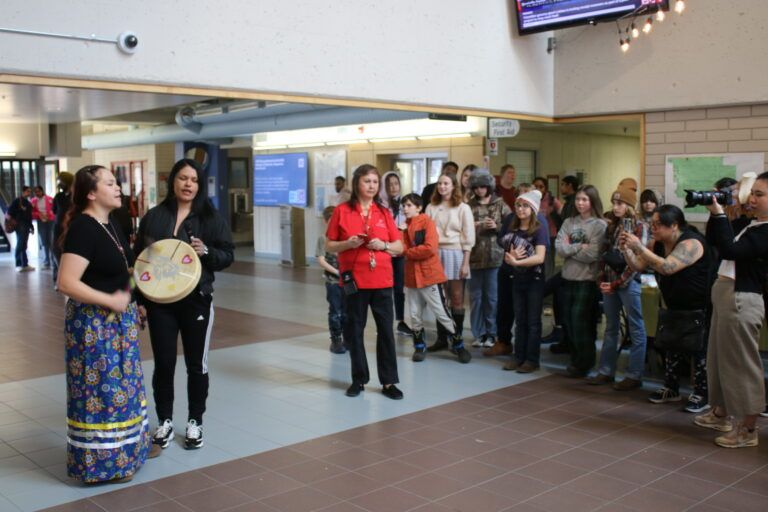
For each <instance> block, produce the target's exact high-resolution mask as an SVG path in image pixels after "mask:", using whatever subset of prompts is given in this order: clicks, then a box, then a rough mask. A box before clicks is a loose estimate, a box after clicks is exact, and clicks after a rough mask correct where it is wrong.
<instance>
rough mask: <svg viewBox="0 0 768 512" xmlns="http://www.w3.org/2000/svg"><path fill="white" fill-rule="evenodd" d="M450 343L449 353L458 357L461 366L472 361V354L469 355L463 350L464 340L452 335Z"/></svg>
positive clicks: (467, 351)
mask: <svg viewBox="0 0 768 512" xmlns="http://www.w3.org/2000/svg"><path fill="white" fill-rule="evenodd" d="M451 342H452V344H451V352H453V353H454V354H456V355H457V356H458V357H459V362H460V363H461V364H467V363H468V362H470V361H471V360H472V354H470V353H469V350H467V349H466V348H464V340H463V339H461V337H460V336H457V335H454V336H453V337H452V339H451Z"/></svg>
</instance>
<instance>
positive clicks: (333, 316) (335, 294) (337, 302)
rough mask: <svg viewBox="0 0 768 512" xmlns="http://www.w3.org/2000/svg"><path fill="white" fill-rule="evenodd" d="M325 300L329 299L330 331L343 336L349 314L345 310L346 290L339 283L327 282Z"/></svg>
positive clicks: (333, 334)
mask: <svg viewBox="0 0 768 512" xmlns="http://www.w3.org/2000/svg"><path fill="white" fill-rule="evenodd" d="M325 300H327V301H328V331H330V333H331V336H341V335H342V332H343V329H344V322H345V321H346V319H347V314H346V312H345V311H344V290H343V289H342V288H341V286H339V283H328V282H326V283H325Z"/></svg>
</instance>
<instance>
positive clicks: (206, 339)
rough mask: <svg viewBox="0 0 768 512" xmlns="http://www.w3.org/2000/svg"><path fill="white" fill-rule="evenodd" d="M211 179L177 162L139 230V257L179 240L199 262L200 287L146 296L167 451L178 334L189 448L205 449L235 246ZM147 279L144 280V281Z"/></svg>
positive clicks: (157, 437) (158, 435) (158, 437)
mask: <svg viewBox="0 0 768 512" xmlns="http://www.w3.org/2000/svg"><path fill="white" fill-rule="evenodd" d="M206 181H207V180H206V178H205V173H204V172H203V169H202V167H201V166H200V164H199V163H197V162H196V161H194V160H190V159H182V160H179V161H178V162H176V164H175V165H174V166H173V168H172V169H171V174H170V175H169V176H168V184H169V186H168V195H167V196H166V198H165V199H164V200H163V202H162V203H160V204H159V205H157V206H155V207H154V208H152V209H151V210H149V211H148V212H147V214H146V215H145V216H144V218H143V219H142V220H141V224H140V225H139V233H138V236H137V238H136V245H135V247H134V252H135V253H136V254H141V251H142V250H143V249H144V248H145V247H147V246H149V245H151V244H152V243H154V242H156V241H158V240H164V239H177V240H181V241H183V242H186V243H188V244H189V245H191V246H192V248H193V249H194V251H195V253H196V254H197V256H198V257H199V258H200V265H201V267H202V268H201V277H200V281H199V283H198V284H197V287H196V288H195V289H194V290H193V291H192V292H191V293H189V295H186V296H185V297H183V298H181V299H178V300H176V301H174V302H170V303H160V302H157V301H154V300H151V299H150V298H148V297H143V299H142V301H141V302H142V304H143V306H142V307H140V309H141V310H142V312H143V310H144V307H145V308H146V316H147V319H148V321H149V336H150V339H151V341H152V352H154V355H155V373H154V375H153V376H152V391H153V393H154V397H155V408H156V410H157V418H158V427H157V430H156V431H155V433H154V435H153V439H152V441H153V442H154V443H155V444H158V445H160V446H161V447H162V448H166V447H168V444H169V443H170V442H171V440H172V439H173V395H174V389H173V376H174V373H175V370H176V345H177V341H178V336H179V333H181V343H182V346H183V347H184V362H185V363H186V366H187V398H188V402H189V413H188V419H187V428H186V438H185V442H184V447H185V448H187V449H188V450H192V449H196V448H201V447H202V446H203V430H202V425H203V413H204V412H205V403H206V399H207V398H208V349H209V344H210V338H211V330H212V328H213V281H214V274H213V273H214V272H216V271H220V270H223V269H225V268H227V267H228V266H229V265H231V264H232V261H233V260H234V250H235V247H234V245H233V243H232V235H231V233H230V230H229V226H227V224H226V223H225V222H224V219H223V217H222V216H221V215H220V214H219V212H218V211H216V210H215V209H214V207H213V205H212V204H211V202H210V200H209V199H208V191H207V190H206ZM141 278H142V277H141V276H139V279H141Z"/></svg>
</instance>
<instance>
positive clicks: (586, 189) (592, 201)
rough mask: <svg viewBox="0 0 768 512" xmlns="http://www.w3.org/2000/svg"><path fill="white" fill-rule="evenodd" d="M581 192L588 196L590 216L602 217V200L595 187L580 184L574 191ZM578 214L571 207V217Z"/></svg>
mask: <svg viewBox="0 0 768 512" xmlns="http://www.w3.org/2000/svg"><path fill="white" fill-rule="evenodd" d="M579 192H581V193H582V194H584V195H585V196H587V197H588V198H589V206H590V207H591V208H592V216H593V217H595V218H598V219H602V218H603V201H601V200H600V192H598V191H597V189H596V188H595V187H594V186H592V185H582V186H580V187H579V188H578V189H577V190H576V193H577V194H578V193H579ZM578 215H581V214H580V213H579V211H578V210H577V209H576V208H574V209H573V215H571V217H576V216H578Z"/></svg>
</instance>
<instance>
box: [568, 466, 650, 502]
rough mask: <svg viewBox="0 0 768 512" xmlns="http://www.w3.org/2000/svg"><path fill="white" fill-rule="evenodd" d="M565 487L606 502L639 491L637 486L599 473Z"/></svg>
mask: <svg viewBox="0 0 768 512" xmlns="http://www.w3.org/2000/svg"><path fill="white" fill-rule="evenodd" d="M563 487H565V488H566V489H569V490H571V491H575V492H580V493H582V494H589V495H590V496H594V497H595V498H600V499H601V500H606V501H612V500H615V499H616V498H619V497H621V496H624V495H625V494H628V493H630V492H632V491H634V490H636V489H637V485H636V484H632V483H629V482H625V481H623V480H618V479H616V478H611V477H610V476H606V475H601V474H598V473H589V474H587V475H584V476H581V477H579V478H577V479H576V480H573V481H572V482H568V483H567V484H565V485H564V486H563Z"/></svg>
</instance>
